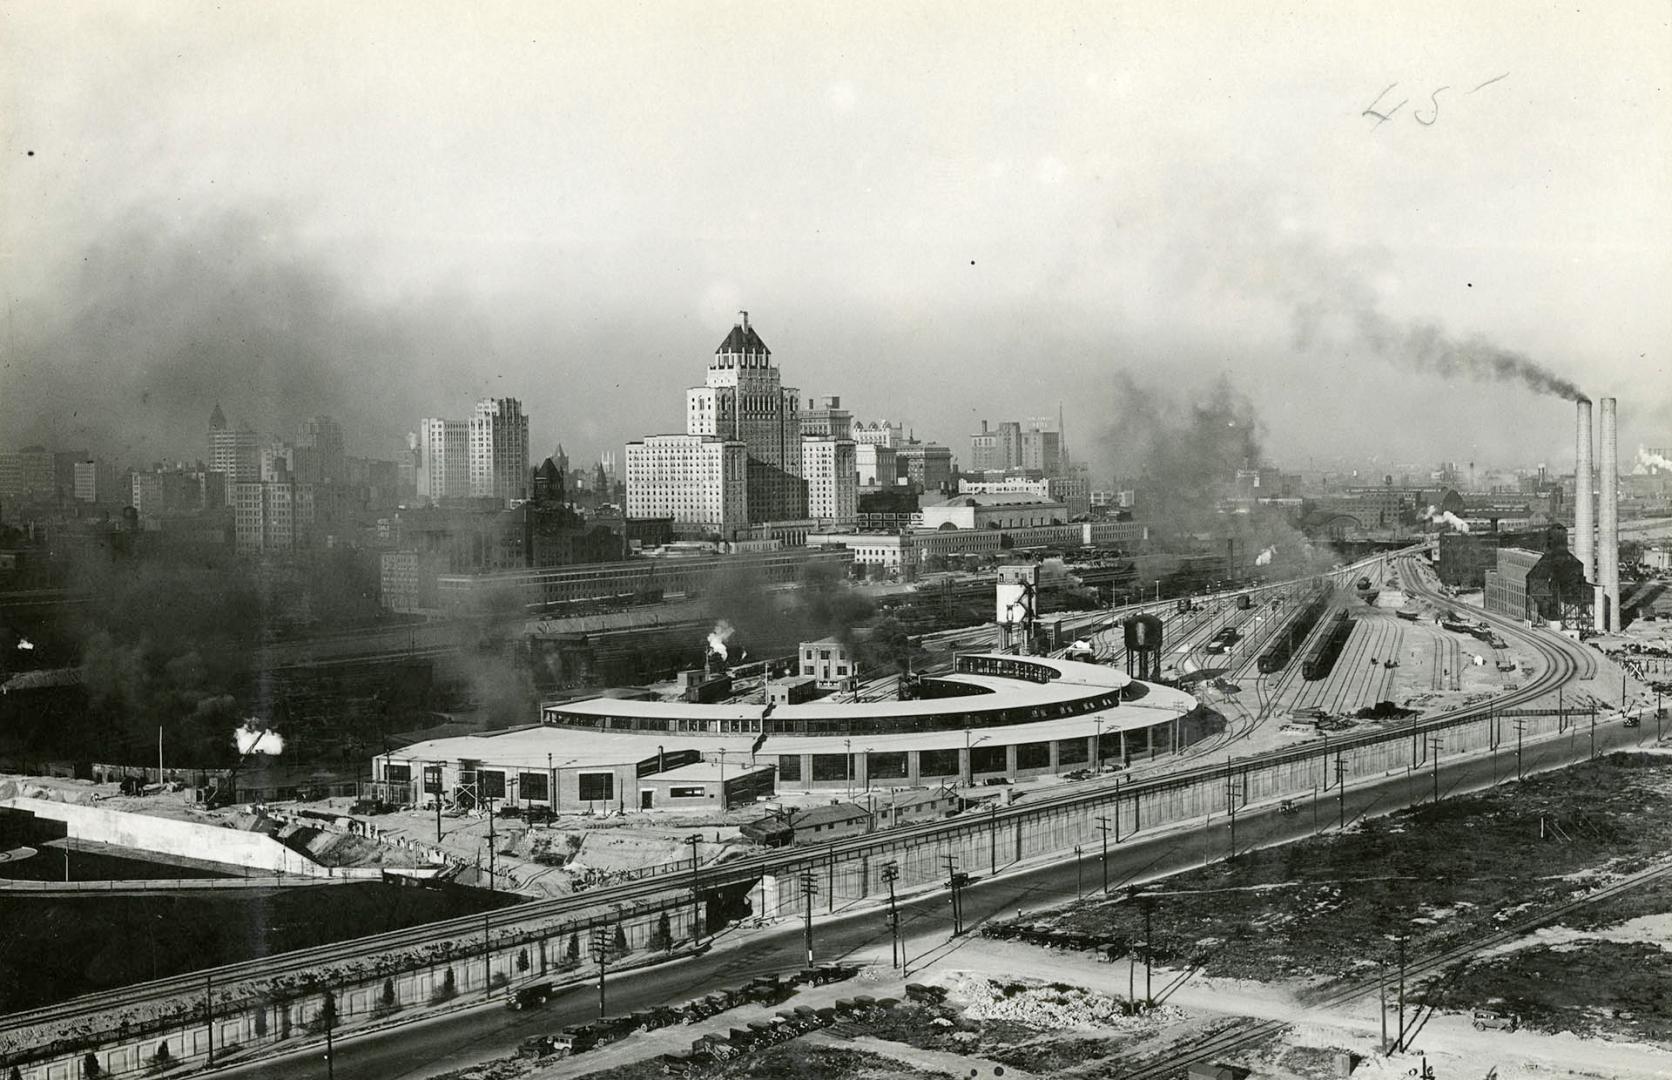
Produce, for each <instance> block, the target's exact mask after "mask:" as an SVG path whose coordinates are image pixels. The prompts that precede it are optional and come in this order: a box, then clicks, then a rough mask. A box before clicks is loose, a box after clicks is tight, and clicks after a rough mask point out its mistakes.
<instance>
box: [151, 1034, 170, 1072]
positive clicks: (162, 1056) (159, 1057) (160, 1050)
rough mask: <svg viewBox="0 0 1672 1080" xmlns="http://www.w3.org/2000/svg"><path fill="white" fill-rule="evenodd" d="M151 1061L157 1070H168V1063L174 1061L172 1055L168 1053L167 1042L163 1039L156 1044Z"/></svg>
mask: <svg viewBox="0 0 1672 1080" xmlns="http://www.w3.org/2000/svg"><path fill="white" fill-rule="evenodd" d="M151 1060H152V1061H153V1062H155V1063H156V1066H157V1068H159V1069H166V1068H168V1066H169V1063H170V1062H171V1061H173V1060H174V1055H173V1054H171V1053H169V1052H168V1040H166V1039H165V1040H163V1041H162V1042H160V1043H158V1044H157V1052H156V1053H155V1054H152V1055H151Z"/></svg>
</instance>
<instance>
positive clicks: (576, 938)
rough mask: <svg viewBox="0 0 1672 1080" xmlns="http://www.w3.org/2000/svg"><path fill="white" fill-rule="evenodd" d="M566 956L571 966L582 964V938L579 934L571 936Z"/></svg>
mask: <svg viewBox="0 0 1672 1080" xmlns="http://www.w3.org/2000/svg"><path fill="white" fill-rule="evenodd" d="M564 956H565V957H566V958H567V959H568V960H569V962H570V963H571V964H578V963H580V962H581V936H580V935H579V934H570V935H569V948H568V949H567V950H565V952H564Z"/></svg>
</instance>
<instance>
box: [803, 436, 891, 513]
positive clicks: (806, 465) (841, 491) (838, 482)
mask: <svg viewBox="0 0 1672 1080" xmlns="http://www.w3.org/2000/svg"><path fill="white" fill-rule="evenodd" d="M843 430H845V428H844V429H843ZM873 449H874V448H873ZM801 462H802V468H803V469H805V470H806V478H805V479H806V481H807V516H808V517H810V518H816V519H817V520H818V521H819V522H820V523H821V524H828V525H852V524H853V523H854V521H855V520H856V517H857V514H858V512H859V502H858V500H859V484H858V464H857V454H856V448H855V446H854V442H853V440H852V439H848V438H804V439H802V441H801Z"/></svg>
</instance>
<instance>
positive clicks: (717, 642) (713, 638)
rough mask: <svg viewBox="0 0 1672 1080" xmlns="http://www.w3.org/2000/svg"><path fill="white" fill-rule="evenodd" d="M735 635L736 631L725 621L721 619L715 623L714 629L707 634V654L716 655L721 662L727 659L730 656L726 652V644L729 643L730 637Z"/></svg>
mask: <svg viewBox="0 0 1672 1080" xmlns="http://www.w3.org/2000/svg"><path fill="white" fill-rule="evenodd" d="M735 633H737V630H736V629H734V628H733V627H732V624H731V623H729V622H727V621H726V620H724V619H721V620H720V621H719V622H717V623H715V624H714V629H712V630H710V631H709V632H708V650H709V652H712V653H716V654H718V655H719V657H720V659H722V660H726V659H729V658H730V655H731V654H730V653H729V652H728V651H727V650H726V642H728V641H730V640H731V636H732V635H733V634H735Z"/></svg>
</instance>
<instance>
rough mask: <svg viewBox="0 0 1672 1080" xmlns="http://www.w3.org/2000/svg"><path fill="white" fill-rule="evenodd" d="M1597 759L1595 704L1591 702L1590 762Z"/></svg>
mask: <svg viewBox="0 0 1672 1080" xmlns="http://www.w3.org/2000/svg"><path fill="white" fill-rule="evenodd" d="M1596 759H1597V703H1596V702H1594V701H1593V702H1591V760H1592V761H1595V760H1596Z"/></svg>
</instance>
